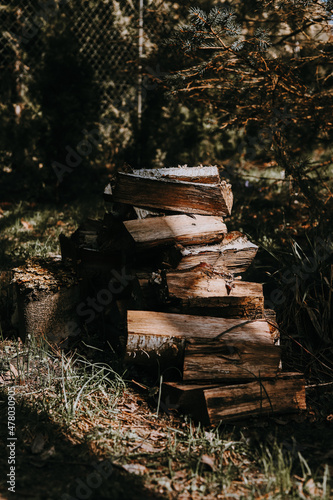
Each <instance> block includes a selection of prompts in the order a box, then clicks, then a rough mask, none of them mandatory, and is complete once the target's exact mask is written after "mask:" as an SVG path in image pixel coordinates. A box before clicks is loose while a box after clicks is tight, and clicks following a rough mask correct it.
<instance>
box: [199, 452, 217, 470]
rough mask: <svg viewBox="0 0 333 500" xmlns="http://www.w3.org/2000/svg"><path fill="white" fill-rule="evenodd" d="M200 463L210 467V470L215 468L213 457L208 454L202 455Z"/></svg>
mask: <svg viewBox="0 0 333 500" xmlns="http://www.w3.org/2000/svg"><path fill="white" fill-rule="evenodd" d="M201 463H203V464H205V465H208V467H210V468H211V469H212V471H214V470H215V460H214V458H213V457H210V456H209V455H202V457H201Z"/></svg>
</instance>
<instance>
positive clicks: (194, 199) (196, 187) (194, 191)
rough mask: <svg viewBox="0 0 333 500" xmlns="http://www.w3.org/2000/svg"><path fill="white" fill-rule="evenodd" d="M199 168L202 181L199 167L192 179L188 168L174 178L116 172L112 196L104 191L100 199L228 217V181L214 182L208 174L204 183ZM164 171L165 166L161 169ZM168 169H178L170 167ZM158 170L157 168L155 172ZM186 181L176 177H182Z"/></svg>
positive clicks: (204, 178)
mask: <svg viewBox="0 0 333 500" xmlns="http://www.w3.org/2000/svg"><path fill="white" fill-rule="evenodd" d="M204 169H205V167H202V170H203V175H202V180H205V182H198V179H199V180H200V175H198V174H199V173H200V170H201V169H200V170H198V168H195V169H194V170H195V171H196V174H195V180H196V182H193V180H192V177H191V176H190V173H189V171H191V170H192V169H191V168H182V169H179V171H181V172H182V174H181V175H179V176H178V177H177V176H176V175H174V174H173V176H172V177H167V176H166V175H160V176H158V174H154V173H153V172H154V171H152V173H149V174H148V173H147V172H148V171H147V170H145V171H144V174H141V172H140V171H136V172H140V173H135V174H134V173H133V174H128V173H123V172H120V173H118V175H117V181H116V185H115V188H114V190H113V191H112V195H110V194H109V193H110V191H108V193H107V192H106V191H105V193H104V199H105V200H106V201H114V202H120V203H124V204H128V205H134V206H137V207H144V208H153V209H158V210H161V211H166V210H171V211H175V212H181V213H190V214H199V215H216V216H222V217H224V216H229V215H230V214H231V208H232V202H233V196H232V191H231V186H230V184H227V183H226V182H225V181H222V182H220V181H219V182H216V181H217V178H216V175H214V176H213V177H212V180H213V179H214V182H212V183H207V179H209V176H208V177H207V173H206V172H204ZM163 170H167V169H163ZM171 170H172V171H175V170H178V169H171ZM157 172H158V171H157ZM187 177H188V179H189V180H188V181H185V180H179V179H186V178H187Z"/></svg>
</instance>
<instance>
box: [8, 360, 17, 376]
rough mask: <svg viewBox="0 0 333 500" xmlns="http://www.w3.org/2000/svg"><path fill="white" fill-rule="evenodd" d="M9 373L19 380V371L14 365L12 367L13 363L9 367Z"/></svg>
mask: <svg viewBox="0 0 333 500" xmlns="http://www.w3.org/2000/svg"><path fill="white" fill-rule="evenodd" d="M9 371H10V372H11V373H12V374H13V376H14V377H15V378H17V377H18V376H19V374H18V371H17V369H16V368H15V366H14V365H12V364H11V363H10V365H9Z"/></svg>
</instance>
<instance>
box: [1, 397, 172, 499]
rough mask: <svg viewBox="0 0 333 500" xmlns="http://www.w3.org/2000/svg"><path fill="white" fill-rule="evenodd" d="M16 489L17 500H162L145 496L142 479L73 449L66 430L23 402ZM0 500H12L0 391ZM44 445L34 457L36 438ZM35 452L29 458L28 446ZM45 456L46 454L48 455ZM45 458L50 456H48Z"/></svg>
mask: <svg viewBox="0 0 333 500" xmlns="http://www.w3.org/2000/svg"><path fill="white" fill-rule="evenodd" d="M15 423H16V437H17V441H16V464H15V467H16V471H15V473H16V488H15V498H17V499H18V500H20V499H30V498H33V499H34V500H53V499H54V500H76V499H89V500H97V499H98V500H103V499H112V500H118V499H119V500H129V499H131V500H147V499H156V500H163V499H164V498H165V497H163V496H161V495H159V494H158V493H153V492H151V491H149V490H147V489H146V488H145V487H144V485H143V478H142V477H140V476H136V475H134V474H129V473H127V472H126V471H125V470H123V469H122V468H121V467H120V466H118V467H117V466H115V465H112V466H111V467H110V462H112V456H110V459H108V460H107V461H103V460H101V458H100V457H98V456H96V455H94V454H93V453H92V451H91V448H90V447H89V446H88V444H85V443H82V444H79V445H77V444H74V443H73V442H71V440H70V438H69V437H68V436H67V435H66V434H65V432H64V429H61V428H60V426H58V425H57V424H55V423H54V422H52V421H51V420H50V418H49V417H48V415H47V414H46V413H45V412H39V413H38V412H37V411H35V410H34V409H33V408H31V407H30V406H28V405H27V404H25V402H24V401H22V400H20V401H17V405H16V422H15ZM0 428H1V431H0V432H1V434H0V446H1V449H2V452H1V454H0V470H1V471H2V474H1V478H2V479H1V482H0V491H1V495H0V497H1V498H2V499H10V498H13V497H14V494H13V493H11V492H10V491H8V486H9V485H7V484H6V481H7V479H8V478H7V474H8V472H9V465H8V448H7V443H8V441H7V437H8V431H7V395H6V393H5V391H4V390H3V389H1V390H0ZM37 435H39V436H44V437H45V439H47V443H46V445H45V450H44V452H43V453H36V451H38V442H37V443H36V436H37ZM34 442H35V445H34V447H35V449H34V450H33V451H34V452H35V453H33V452H32V448H33V447H32V446H31V445H32V443H34ZM48 452H49V453H48ZM111 454H112V450H111ZM47 455H48V456H47Z"/></svg>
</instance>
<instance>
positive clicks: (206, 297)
mask: <svg viewBox="0 0 333 500" xmlns="http://www.w3.org/2000/svg"><path fill="white" fill-rule="evenodd" d="M163 278H164V279H163ZM155 281H156V280H155ZM160 282H161V285H160V287H161V296H162V299H164V298H165V297H166V300H165V299H164V300H165V301H167V302H168V303H169V304H170V305H172V306H173V307H176V308H178V309H179V312H182V313H186V314H202V315H206V316H217V317H225V318H227V317H228V318H230V317H233V318H249V319H255V318H258V319H260V318H263V315H264V295H263V289H262V285H261V284H259V283H249V282H245V281H239V280H234V281H233V278H232V276H230V275H228V274H224V273H223V274H220V273H216V272H214V271H211V270H210V269H209V268H199V269H198V268H196V269H194V270H190V271H185V272H179V271H168V272H167V273H165V274H164V273H163V274H162V276H161V280H160ZM166 292H167V293H166Z"/></svg>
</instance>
